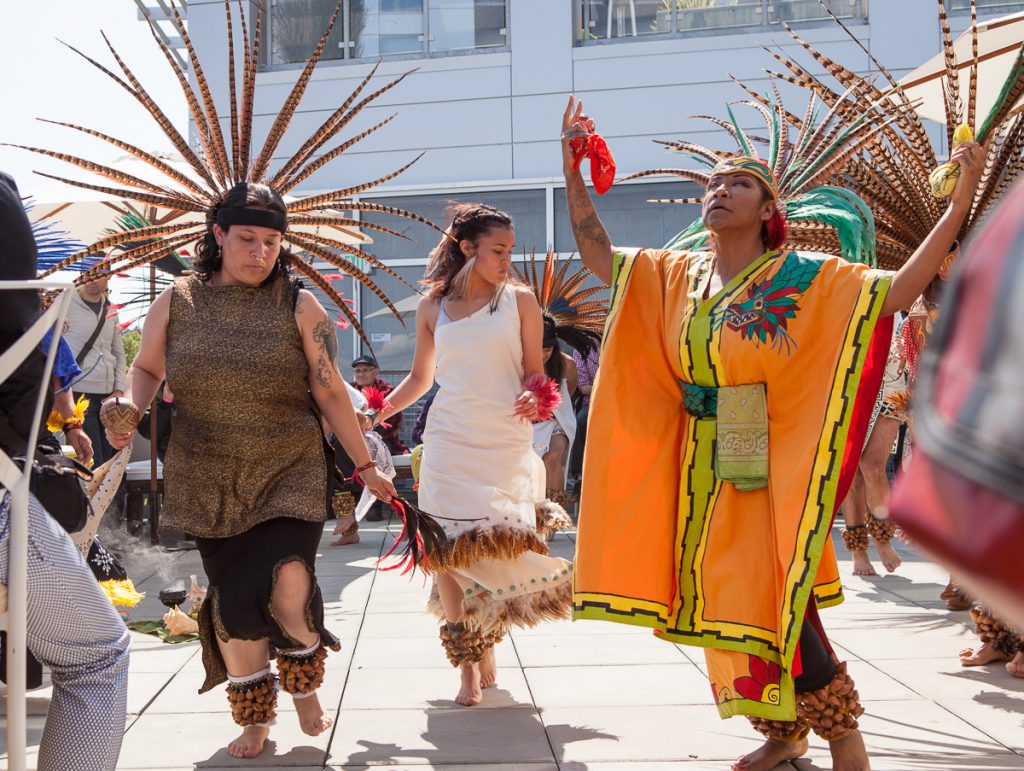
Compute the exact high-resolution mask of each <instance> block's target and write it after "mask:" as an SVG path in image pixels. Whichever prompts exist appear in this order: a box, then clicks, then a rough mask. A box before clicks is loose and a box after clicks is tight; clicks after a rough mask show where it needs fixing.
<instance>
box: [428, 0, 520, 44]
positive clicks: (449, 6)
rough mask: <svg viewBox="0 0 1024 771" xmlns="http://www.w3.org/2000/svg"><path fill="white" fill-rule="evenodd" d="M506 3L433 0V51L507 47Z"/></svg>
mask: <svg viewBox="0 0 1024 771" xmlns="http://www.w3.org/2000/svg"><path fill="white" fill-rule="evenodd" d="M505 29H506V21H505V0H431V2H430V50H431V51H466V50H471V49H474V48H493V47H495V46H503V45H505Z"/></svg>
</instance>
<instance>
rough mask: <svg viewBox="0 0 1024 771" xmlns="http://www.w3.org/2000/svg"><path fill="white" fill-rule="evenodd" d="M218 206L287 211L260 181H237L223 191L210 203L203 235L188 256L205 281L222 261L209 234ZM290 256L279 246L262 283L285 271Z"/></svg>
mask: <svg viewBox="0 0 1024 771" xmlns="http://www.w3.org/2000/svg"><path fill="white" fill-rule="evenodd" d="M222 208H232V209H235V208H237V209H242V208H252V209H267V210H268V211H274V212H278V213H279V214H284V215H285V216H287V215H288V208H287V207H286V206H285V204H284V199H283V198H281V196H280V195H279V194H278V193H277V192H276V191H275V190H273V189H272V188H270V187H268V186H267V185H260V184H256V183H254V182H239V183H238V184H237V185H235V186H234V187H233V188H231V189H230V190H228V191H227V192H226V193H224V195H223V196H222V197H221V198H220V200H219V201H217V203H216V204H215V205H214V207H213V208H212V209H210V210H209V211H208V212H207V213H206V235H204V236H203V240H202V241H200V242H199V244H197V245H196V256H195V258H194V259H193V260H192V268H193V270H195V272H196V273H197V274H198V275H199V277H200V278H201V279H202V280H203V281H208V280H209V279H210V276H211V275H213V274H214V273H216V272H217V271H218V270H220V268H221V264H222V262H223V257H222V256H221V253H220V247H219V246H217V240H216V239H215V238H214V237H213V226H214V225H215V224H216V222H217V212H218V211H220V210H221V209H222ZM230 227H231V226H230V225H229V226H228V228H229V229H230ZM293 259H294V258H293V256H292V253H291V252H290V251H288V250H287V249H285V248H284V246H282V247H281V253H280V254H279V255H278V257H277V264H276V265H275V266H274V270H273V271H272V272H271V274H270V275H269V276H268V277H267V280H266V282H264V283H268V282H270V281H273V280H274V279H275V278H276V277H277V275H278V273H281V272H283V273H287V272H288V266H289V265H290V264H291V262H292V260H293Z"/></svg>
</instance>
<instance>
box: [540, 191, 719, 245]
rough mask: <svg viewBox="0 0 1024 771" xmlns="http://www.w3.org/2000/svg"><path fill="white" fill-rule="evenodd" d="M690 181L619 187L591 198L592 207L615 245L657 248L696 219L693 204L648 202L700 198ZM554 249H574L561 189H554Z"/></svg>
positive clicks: (697, 213)
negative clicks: (659, 199)
mask: <svg viewBox="0 0 1024 771" xmlns="http://www.w3.org/2000/svg"><path fill="white" fill-rule="evenodd" d="M701 192H702V191H701V189H700V187H699V186H698V185H695V184H693V183H692V182H685V181H679V182H656V183H654V184H647V185H620V186H618V187H613V188H612V189H611V190H609V191H608V192H607V193H605V194H604V195H595V196H593V198H594V208H596V209H597V214H598V216H599V217H600V218H601V221H602V222H603V223H604V226H605V228H606V229H607V230H608V235H609V236H610V237H611V239H612V243H613V244H616V245H618V246H643V247H649V248H658V247H661V246H663V245H664V244H666V243H668V241H669V240H670V239H671V238H672V237H673V236H675V235H676V234H678V233H679V232H681V231H682V230H683V229H684V228H686V226H687V225H689V224H690V223H691V222H693V221H694V220H695V219H696V218H697V217H699V216H700V207H699V206H698V205H696V204H671V203H648V200H649V199H652V198H688V197H692V196H699V195H701ZM555 249H556V250H557V251H559V252H572V251H575V250H576V241H575V239H574V238H573V236H572V227H571V226H570V224H569V211H568V208H567V204H566V200H565V188H559V189H557V190H555Z"/></svg>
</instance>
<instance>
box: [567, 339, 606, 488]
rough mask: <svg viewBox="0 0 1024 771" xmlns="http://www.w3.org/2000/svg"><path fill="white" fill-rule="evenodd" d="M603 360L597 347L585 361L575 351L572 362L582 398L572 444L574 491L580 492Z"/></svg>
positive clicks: (571, 473) (571, 460) (591, 350)
mask: <svg viewBox="0 0 1024 771" xmlns="http://www.w3.org/2000/svg"><path fill="white" fill-rule="evenodd" d="M600 359H601V349H600V347H599V346H597V345H595V346H594V347H593V348H591V349H590V353H589V354H588V355H587V358H586V359H584V358H583V356H581V355H580V352H579V351H577V350H575V349H573V352H572V360H573V361H574V362H575V363H576V372H577V378H578V381H577V382H578V385H577V389H576V393H577V394H578V395H579V397H580V401H579V403H578V409H577V410H576V441H575V442H573V444H572V451H571V452H570V454H569V480H570V482H572V483H573V485H572V488H573V490H574V491H578V490H579V481H580V479H581V478H582V476H583V449H584V447H586V444H587V417H588V416H589V415H590V391H591V389H593V387H594V378H596V377H597V366H598V362H599V361H600Z"/></svg>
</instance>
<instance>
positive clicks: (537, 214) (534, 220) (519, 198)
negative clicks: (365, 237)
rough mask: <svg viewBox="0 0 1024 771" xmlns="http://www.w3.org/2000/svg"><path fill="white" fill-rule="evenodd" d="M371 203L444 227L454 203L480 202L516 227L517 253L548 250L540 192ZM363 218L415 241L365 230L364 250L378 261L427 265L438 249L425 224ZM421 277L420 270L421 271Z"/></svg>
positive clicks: (411, 197)
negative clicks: (367, 242) (505, 214)
mask: <svg viewBox="0 0 1024 771" xmlns="http://www.w3.org/2000/svg"><path fill="white" fill-rule="evenodd" d="M367 200H370V201H373V202H374V203H382V204H387V205H388V206H395V207H397V208H400V209H405V210H406V211H411V212H414V213H415V214H419V215H421V216H423V217H426V218H427V219H428V220H430V221H431V222H435V223H437V224H438V225H440V226H441V227H444V226H445V225H446V224H447V222H446V217H445V212H446V210H447V209H448V207H449V206H450V205H451V204H452V203H453V202H455V201H479V202H480V203H485V204H487V205H489V206H494V207H497V208H498V209H501V210H502V211H506V212H508V213H509V214H510V215H511V216H512V221H513V222H514V223H515V228H516V248H515V251H516V253H521V252H523V251H527V252H529V251H531V250H533V249H536V250H537V251H538V252H545V251H547V234H546V233H545V231H544V225H545V222H546V212H545V206H544V191H543V190H503V191H496V192H488V193H477V192H465V193H463V192H453V193H450V194H447V195H408V196H401V197H399V196H394V197H388V198H368V199H367ZM363 219H364V220H366V221H368V222H376V223H379V224H381V225H385V226H387V227H389V228H391V229H392V230H395V231H398V232H399V233H402V234H403V235H405V236H408V237H409V238H412V239H415V240H414V241H407V240H406V239H404V238H397V237H395V236H392V235H389V234H387V233H381V232H378V231H375V230H368V231H367V233H368V234H369V235H370V236H372V237H373V243H372V244H370V245H369V246H368V247H367V248H366V250H367V251H368V252H370V254H372V255H373V256H374V257H377V258H378V259H381V260H423V261H424V262H426V259H427V256H428V255H429V254H430V251H431V250H432V249H433V248H434V247H435V246H437V242H438V239H439V238H440V234H438V232H437V231H436V230H434V229H433V228H431V227H428V226H427V225H421V224H420V223H418V222H413V221H411V220H406V219H400V218H398V217H389V216H387V215H380V214H373V213H365V214H363ZM420 274H421V276H422V270H421V272H420Z"/></svg>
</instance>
